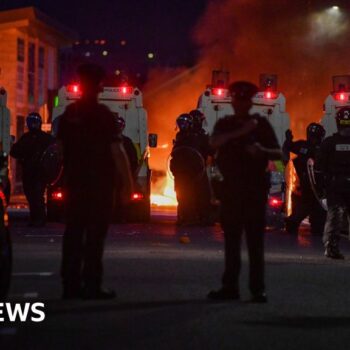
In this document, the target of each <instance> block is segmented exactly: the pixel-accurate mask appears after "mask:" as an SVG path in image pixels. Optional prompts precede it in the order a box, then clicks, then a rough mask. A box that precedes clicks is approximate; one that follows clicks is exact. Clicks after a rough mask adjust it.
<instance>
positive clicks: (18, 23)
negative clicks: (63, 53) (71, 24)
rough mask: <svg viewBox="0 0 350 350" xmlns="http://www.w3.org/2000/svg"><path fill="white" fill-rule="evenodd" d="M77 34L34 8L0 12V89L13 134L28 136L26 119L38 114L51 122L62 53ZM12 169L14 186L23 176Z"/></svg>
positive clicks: (17, 136) (13, 167)
mask: <svg viewBox="0 0 350 350" xmlns="http://www.w3.org/2000/svg"><path fill="white" fill-rule="evenodd" d="M74 37H75V34H74V33H73V32H71V31H69V30H67V29H66V28H64V27H63V26H62V25H60V24H59V23H57V22H55V21H54V20H53V19H51V18H49V17H48V16H46V15H45V14H43V13H42V12H40V11H39V10H37V9H36V8H34V7H28V8H21V9H15V10H9V11H2V12H0V86H2V87H4V88H5V89H6V91H7V93H8V108H9V109H10V111H11V134H12V135H14V136H15V137H16V139H18V138H19V137H20V136H21V135H22V134H23V133H24V132H25V117H26V115H27V114H28V113H30V112H32V111H37V112H39V113H40V114H41V115H42V117H43V122H44V123H49V122H50V112H49V111H50V110H51V108H50V104H51V103H52V102H51V101H52V100H53V98H52V96H53V94H54V93H55V91H57V88H58V87H59V86H58V82H59V50H60V49H61V48H64V47H69V46H70V45H72V43H73V42H74ZM11 165H12V181H13V183H14V185H16V183H18V182H19V180H20V172H19V171H17V172H16V169H15V168H16V165H15V164H13V163H12V164H11Z"/></svg>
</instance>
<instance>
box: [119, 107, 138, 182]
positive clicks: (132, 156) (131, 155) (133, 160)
mask: <svg viewBox="0 0 350 350" xmlns="http://www.w3.org/2000/svg"><path fill="white" fill-rule="evenodd" d="M115 123H116V127H117V131H118V133H119V134H120V136H121V138H122V142H123V146H124V149H125V152H126V154H127V156H128V159H129V163H130V169H131V174H132V175H133V177H135V176H136V174H135V173H136V170H137V168H138V165H139V161H138V158H137V151H136V148H135V146H134V143H133V142H132V140H131V138H130V137H127V136H125V135H123V131H124V129H125V125H126V124H125V119H124V118H123V117H121V116H120V115H119V114H118V113H115Z"/></svg>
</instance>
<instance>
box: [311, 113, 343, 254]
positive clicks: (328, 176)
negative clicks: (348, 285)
mask: <svg viewBox="0 0 350 350" xmlns="http://www.w3.org/2000/svg"><path fill="white" fill-rule="evenodd" d="M336 122H337V127H338V132H337V133H335V134H333V135H332V136H330V137H327V138H326V139H325V140H324V141H323V143H322V144H321V150H320V152H319V153H318V156H317V158H316V163H315V171H318V172H320V174H321V175H322V177H321V179H322V180H323V183H322V185H323V186H322V187H323V188H324V189H325V194H326V198H327V207H328V212H327V221H326V225H325V230H324V234H323V243H324V245H325V256H327V257H329V258H332V259H344V256H343V255H342V254H341V253H340V251H339V235H340V234H341V232H342V231H343V225H344V214H345V215H346V217H347V220H348V222H349V219H350V107H343V108H341V109H340V110H339V111H338V113H337V115H336Z"/></svg>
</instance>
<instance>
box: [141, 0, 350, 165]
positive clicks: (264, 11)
mask: <svg viewBox="0 0 350 350" xmlns="http://www.w3.org/2000/svg"><path fill="white" fill-rule="evenodd" d="M305 3H306V2H305V1H304V0H294V1H289V0H279V1H276V0H264V1H259V0H221V1H220V0H212V1H210V2H209V3H208V6H207V9H206V11H205V13H204V15H203V16H202V17H201V18H200V20H199V21H198V23H197V24H196V26H195V28H194V30H193V40H194V43H195V44H196V45H198V47H199V50H200V55H199V57H200V58H199V60H198V64H197V65H196V67H194V68H192V69H187V68H182V69H181V68H178V69H175V70H174V69H168V68H158V69H155V70H153V71H152V72H151V74H150V79H149V82H148V84H147V85H146V88H145V92H146V99H145V101H146V107H147V109H148V112H149V115H150V126H151V130H152V131H153V132H157V133H158V134H159V135H160V139H159V140H160V144H166V143H167V144H169V143H170V146H171V139H172V137H173V136H174V128H175V119H176V117H177V116H178V115H179V114H180V113H184V112H188V111H189V110H190V109H193V108H195V107H196V104H197V100H198V97H199V96H200V94H201V93H202V92H203V91H204V89H205V88H206V85H207V84H208V83H209V82H210V80H211V71H212V70H213V69H220V68H223V69H226V70H229V71H230V72H231V80H232V81H233V80H240V79H244V80H250V81H253V82H255V83H257V82H258V78H259V74H261V73H274V74H277V75H278V89H279V90H280V91H281V92H283V93H284V94H285V96H286V98H287V110H288V112H289V113H290V116H291V121H292V129H293V131H294V133H295V135H296V136H297V137H304V134H305V127H306V125H307V124H308V123H309V122H312V121H319V119H320V118H321V116H322V106H323V102H324V99H325V98H326V96H327V95H328V94H329V92H330V91H331V89H332V83H331V77H332V76H333V75H344V74H347V73H348V72H349V70H350V69H349V66H350V64H349V59H348V55H349V51H350V50H349V45H348V44H347V42H348V41H349V34H350V29H349V22H348V18H347V16H346V15H345V14H344V13H343V12H342V10H341V9H336V8H324V9H320V10H317V11H312V10H311V9H310V8H308V7H307V5H306V4H305ZM174 50H176V48H174ZM169 151H170V150H167V153H166V152H164V150H163V153H159V152H158V154H156V152H154V155H155V157H154V159H153V164H155V165H156V167H162V168H164V166H165V158H166V155H167V154H169ZM152 156H153V155H152Z"/></svg>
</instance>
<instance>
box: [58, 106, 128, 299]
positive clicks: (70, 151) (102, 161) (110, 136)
mask: <svg viewBox="0 0 350 350" xmlns="http://www.w3.org/2000/svg"><path fill="white" fill-rule="evenodd" d="M117 134H118V132H117V130H116V126H115V122H114V115H113V114H112V112H110V110H109V109H108V108H107V107H106V106H104V105H102V104H99V103H97V102H96V101H86V100H80V101H77V102H75V103H74V104H71V105H69V106H68V107H67V108H66V111H65V112H64V114H63V115H62V116H61V118H60V123H59V127H58V132H57V139H58V140H60V141H61V143H62V145H63V161H64V189H65V197H66V229H65V232H64V237H63V253H62V278H63V286H64V293H65V294H64V296H65V297H74V296H77V295H78V294H79V292H80V289H81V287H82V282H83V285H84V287H85V290H86V291H87V292H88V293H90V294H91V295H94V293H98V291H99V290H100V288H101V282H102V272H103V268H102V256H103V250H104V240H105V237H106V234H107V229H108V225H109V222H110V219H111V211H112V204H113V187H114V179H115V166H114V162H113V157H112V151H111V144H112V143H113V142H121V140H120V139H117V138H116V135H117Z"/></svg>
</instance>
